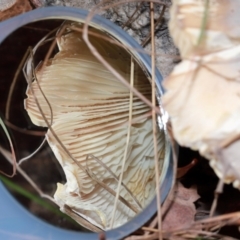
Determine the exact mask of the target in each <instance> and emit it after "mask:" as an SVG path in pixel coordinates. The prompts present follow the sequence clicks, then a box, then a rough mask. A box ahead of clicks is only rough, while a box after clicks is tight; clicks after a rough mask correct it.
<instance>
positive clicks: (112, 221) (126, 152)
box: [110, 57, 134, 228]
mask: <svg viewBox="0 0 240 240" xmlns="http://www.w3.org/2000/svg"><path fill="white" fill-rule="evenodd" d="M130 84H131V87H133V86H134V61H133V58H132V57H131V73H130ZM132 103H133V93H132V91H130V96H129V124H128V132H127V139H126V147H125V151H124V156H123V161H122V168H121V174H120V177H119V182H118V187H117V195H116V198H115V202H114V207H113V214H112V219H111V223H110V228H113V224H114V218H115V213H116V209H117V203H118V197H119V193H120V188H121V183H122V179H123V173H124V168H125V163H126V159H127V154H128V148H129V141H130V135H131V126H132V125H131V122H132Z"/></svg>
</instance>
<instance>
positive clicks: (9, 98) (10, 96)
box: [5, 50, 29, 120]
mask: <svg viewBox="0 0 240 240" xmlns="http://www.w3.org/2000/svg"><path fill="white" fill-rule="evenodd" d="M28 54H29V50H27V51H26V52H25V54H24V56H23V58H22V60H21V62H20V64H19V66H18V68H17V71H16V72H15V74H14V78H13V81H12V83H11V86H10V89H9V93H8V98H7V103H6V112H5V117H6V119H7V120H9V112H10V104H11V99H12V94H13V90H14V88H15V84H16V82H17V79H18V76H19V73H20V71H21V70H22V67H23V65H24V63H25V61H26V59H27V57H28Z"/></svg>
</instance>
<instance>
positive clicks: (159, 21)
mask: <svg viewBox="0 0 240 240" xmlns="http://www.w3.org/2000/svg"><path fill="white" fill-rule="evenodd" d="M165 9H166V6H165V5H163V8H162V11H161V13H160V16H159V18H158V20H157V22H156V23H155V27H157V26H158V24H160V23H161V22H162V19H163V15H164V12H165ZM155 27H154V29H155ZM155 31H156V29H155V30H154V32H155ZM151 35H152V32H151V33H149V34H148V36H147V37H146V38H145V39H144V40H143V42H142V43H141V45H142V46H143V47H145V46H146V44H147V43H148V41H149V40H150V38H151Z"/></svg>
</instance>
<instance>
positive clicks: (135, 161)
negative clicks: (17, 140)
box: [25, 30, 165, 230]
mask: <svg viewBox="0 0 240 240" xmlns="http://www.w3.org/2000/svg"><path fill="white" fill-rule="evenodd" d="M91 31H93V30H91ZM95 31H96V30H95ZM98 33H101V32H100V31H99V32H98ZM101 34H102V33H101ZM57 41H58V42H57V43H58V48H59V52H58V53H57V54H56V55H55V56H54V57H53V58H52V59H49V60H48V63H47V64H46V66H45V67H44V68H41V69H39V70H37V72H36V76H37V79H38V83H39V85H40V87H41V89H42V91H43V92H44V94H45V96H46V98H47V99H48V101H49V103H50V105H51V108H52V113H53V116H52V119H53V121H52V129H53V130H54V132H55V133H56V135H57V136H58V137H59V139H60V140H61V142H62V143H63V145H64V146H65V147H66V148H67V150H68V151H69V153H70V154H71V155H72V156H73V157H74V159H76V160H77V163H78V164H77V163H76V162H74V161H73V160H72V159H71V158H70V157H69V155H68V154H67V153H66V152H65V150H64V149H63V148H62V147H61V146H60V144H59V142H58V141H56V139H55V137H54V136H53V134H52V132H51V131H50V130H48V131H47V134H46V137H47V141H48V143H49V145H50V147H51V148H52V151H53V152H54V154H55V156H56V158H57V159H58V161H59V163H60V164H61V166H62V168H63V170H64V172H65V175H66V179H67V182H66V183H65V184H61V183H58V185H57V191H56V193H55V195H54V198H55V200H56V203H57V204H58V205H59V207H60V209H61V210H62V211H65V210H66V208H65V207H66V206H67V207H70V208H71V210H72V211H73V212H74V213H76V214H77V215H79V216H81V217H83V218H85V219H86V220H87V221H89V222H90V223H92V224H93V225H95V226H97V227H98V228H100V229H103V230H106V229H109V228H110V221H111V215H112V211H113V203H114V199H115V196H113V195H112V194H110V193H109V192H108V191H107V190H106V189H104V188H103V187H102V186H101V185H99V182H97V181H96V179H95V178H97V179H98V180H99V181H101V182H103V183H104V184H106V185H107V186H108V187H109V188H111V189H113V190H114V191H115V190H116V189H117V185H118V182H117V181H116V179H115V178H114V177H113V175H112V173H111V172H113V173H114V174H115V175H116V176H117V178H118V177H119V176H120V171H121V164H122V163H121V162H122V160H123V157H124V151H125V148H126V136H127V132H128V124H127V123H128V120H129V104H130V97H129V96H130V92H129V89H128V88H127V87H125V86H124V85H123V84H122V83H120V82H119V81H118V80H117V79H116V78H115V77H114V76H113V74H112V73H111V72H110V71H108V70H106V69H105V68H104V66H103V65H102V64H101V63H100V62H99V61H98V60H96V59H95V57H94V56H93V55H92V54H91V53H90V51H89V50H88V48H87V46H86V44H85V43H84V41H83V40H82V36H81V33H79V32H74V31H68V32H67V33H65V34H63V35H62V36H61V37H60V38H58V40H57ZM90 41H91V42H92V43H93V44H94V46H95V47H96V48H97V50H98V51H99V52H100V53H101V54H102V55H103V56H104V58H105V59H106V60H107V61H108V62H109V63H110V64H111V65H112V66H114V68H115V70H116V71H118V72H119V73H120V74H122V76H124V77H125V79H127V80H128V81H130V59H131V58H130V56H129V54H128V53H127V52H126V51H125V50H123V49H121V48H120V47H117V46H115V45H112V44H110V43H108V42H106V41H105V40H101V39H99V38H97V37H93V36H91V37H90ZM135 65H136V67H135V73H134V87H135V88H136V89H138V90H139V91H140V92H141V93H142V94H144V95H145V96H146V97H147V98H148V99H151V85H150V83H149V81H148V79H147V78H146V76H145V74H144V73H143V71H142V70H141V68H140V67H139V66H137V64H136V63H135ZM31 88H32V89H33V92H34V95H35V96H36V97H37V99H38V101H39V104H40V106H41V108H42V110H43V112H44V115H45V116H46V118H47V119H48V121H49V122H50V120H51V111H50V108H49V106H48V104H47V102H46V100H45V99H44V97H43V96H42V94H41V91H40V89H39V86H38V84H37V82H36V81H33V82H32V84H31V87H28V89H27V91H26V94H27V96H28V98H27V99H25V109H26V110H27V112H28V114H29V116H30V118H31V121H32V122H33V123H34V124H36V125H38V126H42V127H47V125H46V123H45V121H44V119H43V117H42V115H41V113H40V111H39V109H38V107H37V105H36V102H35V98H34V96H33V92H32V91H31ZM149 111H151V109H150V108H149V107H148V106H147V105H146V104H145V103H143V102H142V101H141V100H140V99H138V98H137V97H135V96H134V97H133V102H132V118H133V119H136V118H139V120H138V121H136V122H134V123H133V124H132V125H131V129H130V134H131V135H130V141H129V145H128V154H127V159H126V164H125V169H124V174H123V179H124V180H123V182H124V184H125V186H126V187H127V188H128V189H126V187H122V188H121V193H120V196H121V197H122V198H123V199H125V200H126V201H127V202H128V203H129V204H131V205H132V206H134V208H135V209H137V211H140V210H141V207H145V206H146V205H147V204H148V203H149V202H150V200H152V198H153V196H154V194H155V188H156V185H155V177H154V176H155V168H154V155H153V152H154V151H153V136H152V120H151V118H149V117H148V116H147V115H146V113H148V112H149ZM164 145H165V140H164V133H162V132H160V131H159V132H158V149H159V167H161V165H162V160H163V158H164V149H165V146H164ZM89 156H93V157H89ZM95 158H97V159H98V161H101V162H102V163H103V164H102V165H101V164H99V162H98V161H96V159H95ZM79 165H81V166H82V167H79ZM104 165H105V166H107V167H108V168H109V169H110V170H111V172H110V171H108V170H107V169H106V167H104ZM89 172H90V174H89ZM92 176H95V177H94V178H93V177H92ZM127 190H130V191H131V193H132V195H134V197H135V198H136V199H137V201H138V202H139V203H140V205H141V207H140V206H139V205H138V204H137V203H136V201H135V200H134V198H133V197H132V196H131V194H129V191H127ZM65 212H66V211H65ZM135 215H136V212H134V211H133V210H132V209H130V208H129V207H128V206H127V205H126V204H124V202H122V201H119V203H118V206H117V210H116V215H115V219H116V220H115V222H114V225H113V227H118V226H120V225H122V224H124V223H126V222H127V221H128V220H130V219H131V218H132V217H134V216H135Z"/></svg>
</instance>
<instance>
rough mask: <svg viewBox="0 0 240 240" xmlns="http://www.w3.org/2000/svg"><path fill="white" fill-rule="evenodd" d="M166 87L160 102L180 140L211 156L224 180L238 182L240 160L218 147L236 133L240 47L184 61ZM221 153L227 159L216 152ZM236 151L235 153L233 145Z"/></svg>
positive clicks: (239, 113)
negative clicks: (228, 165)
mask: <svg viewBox="0 0 240 240" xmlns="http://www.w3.org/2000/svg"><path fill="white" fill-rule="evenodd" d="M164 87H165V88H166V89H167V92H166V93H165V95H164V96H163V106H164V108H165V109H166V110H167V111H168V113H169V114H170V116H171V122H172V126H173V131H174V136H175V138H176V140H177V141H178V142H179V144H180V145H183V146H187V147H190V148H192V149H195V150H199V151H200V153H201V154H202V155H203V156H205V157H206V158H208V159H210V160H211V165H212V167H213V168H214V170H215V172H216V173H217V174H218V176H219V177H224V180H225V182H228V183H229V182H233V181H235V180H238V181H239V180H240V176H238V175H239V174H238V173H239V171H240V164H239V160H238V159H239V158H236V159H235V158H234V157H233V156H234V155H235V153H234V149H233V148H232V147H231V151H232V155H229V156H228V158H226V156H227V154H226V153H225V150H224V149H221V145H222V143H223V142H224V141H225V140H227V139H234V138H235V137H237V136H238V135H239V134H240V121H239V119H240V45H239V46H236V47H234V48H230V49H227V50H223V51H220V52H217V53H213V54H209V55H205V56H201V57H195V58H191V59H189V60H184V61H183V62H182V63H180V64H179V65H177V66H176V67H175V69H174V71H173V72H172V74H171V75H170V76H169V78H168V79H166V80H165V81H164ZM221 151H223V152H222V155H224V156H225V157H223V156H222V157H220V156H219V152H221ZM235 151H236V152H239V148H238V145H237V144H236V148H235ZM226 152H229V151H228V150H227V149H226ZM220 155H221V154H220ZM226 159H228V160H226ZM230 159H231V160H230ZM228 163H229V164H230V167H229V169H228V170H227V167H226V166H227V164H228ZM226 170H227V171H226Z"/></svg>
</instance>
